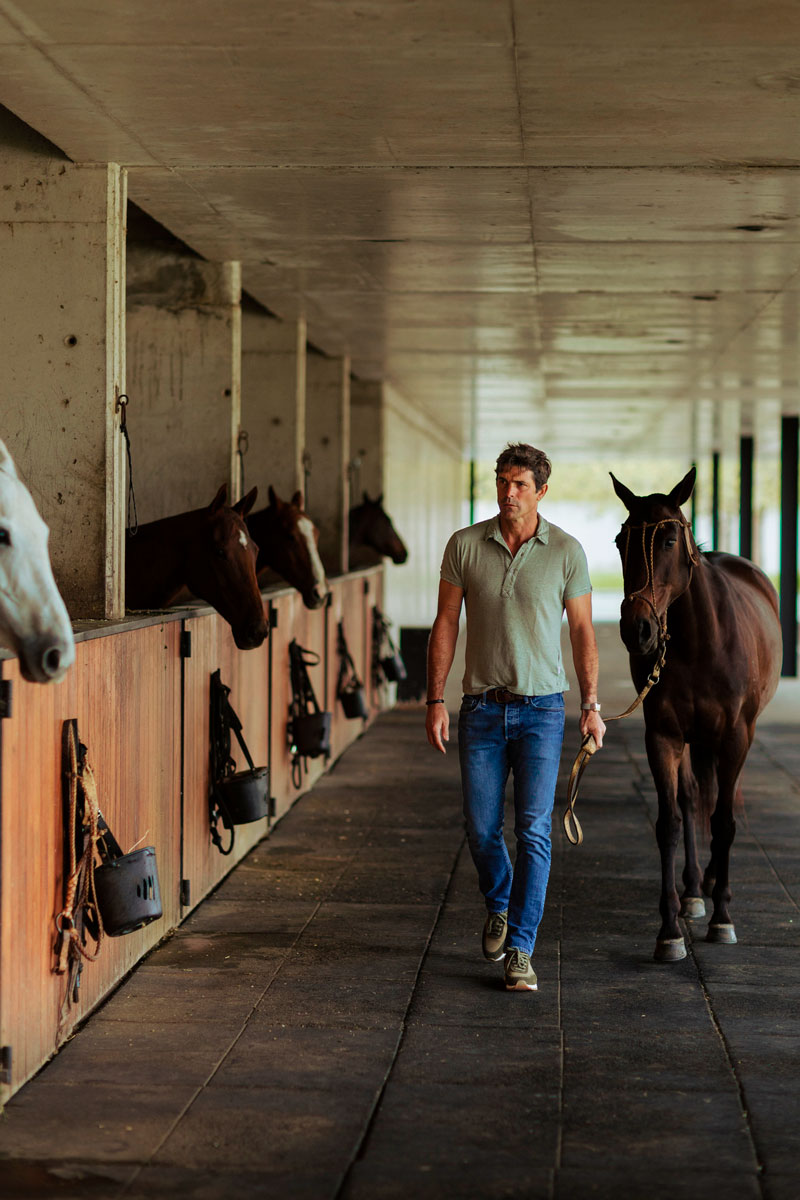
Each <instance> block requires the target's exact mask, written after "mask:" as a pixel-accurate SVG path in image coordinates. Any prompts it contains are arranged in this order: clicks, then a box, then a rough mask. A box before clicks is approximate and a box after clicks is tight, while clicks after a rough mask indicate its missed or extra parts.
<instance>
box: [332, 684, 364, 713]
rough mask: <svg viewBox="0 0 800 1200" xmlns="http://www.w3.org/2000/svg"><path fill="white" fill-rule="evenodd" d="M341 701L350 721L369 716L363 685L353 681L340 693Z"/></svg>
mask: <svg viewBox="0 0 800 1200" xmlns="http://www.w3.org/2000/svg"><path fill="white" fill-rule="evenodd" d="M339 699H340V700H341V702H342V708H343V709H344V715H345V716H346V717H347V718H348V720H355V719H356V718H358V717H368V716H369V712H368V710H367V701H366V697H365V696H364V687H363V684H361V683H358V682H357V681H355V680H353V681H352V682H351V683H349V684H347V685H345V687H343V688H342V690H341V691H340V692H339Z"/></svg>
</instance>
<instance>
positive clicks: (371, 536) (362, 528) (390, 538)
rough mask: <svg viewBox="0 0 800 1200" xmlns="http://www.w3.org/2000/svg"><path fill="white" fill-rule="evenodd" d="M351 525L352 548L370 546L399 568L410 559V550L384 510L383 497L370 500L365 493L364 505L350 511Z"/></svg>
mask: <svg viewBox="0 0 800 1200" xmlns="http://www.w3.org/2000/svg"><path fill="white" fill-rule="evenodd" d="M349 524H350V545H351V547H353V548H355V547H358V546H369V548H370V549H371V550H374V551H375V552H376V553H377V554H379V555H381V556H383V555H388V557H389V558H391V560H392V562H393V563H397V564H398V566H399V565H400V563H404V562H405V561H406V559H407V558H408V550H407V549H406V547H405V545H404V543H403V540H402V538H401V537H400V535H399V534H398V532H397V530H396V529H395V527H394V525H393V524H392V520H391V517H390V516H389V514H388V513H387V512H385V510H384V508H383V495H380V496H378V498H377V500H370V498H369V496H368V495H367V493H366V492H364V500H363V503H361V504H359V505H357V506H356V507H355V508H351V509H350V521H349Z"/></svg>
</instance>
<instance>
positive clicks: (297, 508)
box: [247, 487, 331, 608]
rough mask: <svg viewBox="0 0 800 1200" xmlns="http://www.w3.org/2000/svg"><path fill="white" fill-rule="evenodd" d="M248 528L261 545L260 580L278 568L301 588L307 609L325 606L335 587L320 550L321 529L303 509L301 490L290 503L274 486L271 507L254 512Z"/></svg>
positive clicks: (271, 494) (259, 559) (293, 583)
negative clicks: (327, 577)
mask: <svg viewBox="0 0 800 1200" xmlns="http://www.w3.org/2000/svg"><path fill="white" fill-rule="evenodd" d="M247 527H248V529H249V530H250V533H251V534H252V536H253V537H254V538H255V540H256V542H257V543H258V547H259V550H258V562H257V563H256V572H257V574H258V576H259V579H260V580H262V582H263V577H264V575H265V574H266V573H267V572H269V571H274V572H276V574H278V575H280V576H281V578H282V579H285V580H286V581H287V582H288V583H290V584H291V585H292V587H295V588H297V590H298V592H300V595H301V596H302V597H303V603H304V604H305V606H306V608H321V607H322V605H323V604H324V603H325V601H326V599H327V597H328V595H329V593H330V590H331V589H330V587H329V586H328V581H327V579H326V578H325V568H324V567H323V565H322V560H321V559H320V556H319V550H318V549H317V544H318V542H319V531H318V530H317V527H316V525H315V524H314V522H313V521H312V520H311V518H310V517H309V515H308V513H306V512H304V511H303V497H302V495H301V493H300V492H295V494H294V495H293V496H292V498H291V500H289V501H288V502H287V501H285V500H281V499H280V497H279V496H277V495H276V494H275V489H274V488H272V487H270V489H269V508H262V509H261V511H260V512H256V513H252V514H251V515H250V516H249V517H248V518H247Z"/></svg>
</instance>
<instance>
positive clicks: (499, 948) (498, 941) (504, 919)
mask: <svg viewBox="0 0 800 1200" xmlns="http://www.w3.org/2000/svg"><path fill="white" fill-rule="evenodd" d="M507 929H508V909H506V911H505V912H500V913H489V915H488V917H487V918H486V924H485V925H484V927H483V957H484V958H488V959H489V962H499V961H500V959H501V958H502V957H503V955H504V954H505V952H506V931H507Z"/></svg>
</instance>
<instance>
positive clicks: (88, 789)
mask: <svg viewBox="0 0 800 1200" xmlns="http://www.w3.org/2000/svg"><path fill="white" fill-rule="evenodd" d="M68 739H69V773H68V774H69V878H68V880H67V887H66V894H65V897H64V907H63V908H62V910H61V912H60V913H58V915H57V916H56V929H57V930H58V935H59V940H58V947H57V954H58V962H57V964H56V968H55V970H56V974H57V975H66V974H67V972H68V971H69V970H70V967H71V965H72V963H74V962H77V961H78V958H79V956H80V957H83V958H84V959H85V960H86V961H87V962H94V961H95V959H96V958H97V957H98V955H99V954H100V947H101V945H102V942H103V918H102V916H101V915H100V909H99V908H98V905H97V896H96V894H95V884H94V860H95V851H96V849H97V843H98V841H99V839H100V806H99V804H98V800H97V784H96V782H95V778H94V773H93V771H92V768H91V766H90V765H89V763H88V762H87V761H86V760H84V762H83V765H82V767H80V768H79V765H78V749H77V746H76V740H77V734H76V732H75V730H74V727H70V732H69V734H68ZM79 786H80V787H81V789H82V790H83V798H84V827H85V824H86V816H87V813H88V839H87V840H86V842H85V844H84V848H83V853H82V854H81V856H80V858H78V853H77V849H76V844H75V843H76V834H77V821H78V787H79ZM76 909H77V910H79V911H80V910H81V909H82V910H84V912H86V911H91V913H92V915H93V918H94V921H95V922H96V925H97V946H96V948H95V950H94V953H90V952H89V951H88V950H87V949H86V947H85V945H84V943H83V941H82V939H81V935H80V932H79V931H78V927H77V924H76V918H75V911H76ZM78 979H79V976H78ZM77 986H78V981H77V980H76V985H75V988H74V991H75V992H77ZM70 990H71V989H68V992H69V991H70ZM73 999H76V997H73Z"/></svg>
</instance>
